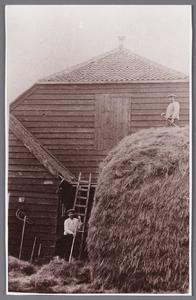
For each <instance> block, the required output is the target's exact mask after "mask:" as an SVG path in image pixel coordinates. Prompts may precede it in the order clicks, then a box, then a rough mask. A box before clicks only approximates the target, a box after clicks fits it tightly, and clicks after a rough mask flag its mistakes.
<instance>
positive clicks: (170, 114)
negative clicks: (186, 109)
mask: <svg viewBox="0 0 196 300" xmlns="http://www.w3.org/2000/svg"><path fill="white" fill-rule="evenodd" d="M179 113H180V104H179V103H178V102H175V101H174V102H172V103H170V104H169V105H168V107H167V111H166V115H165V116H166V118H167V119H168V118H171V119H178V120H179Z"/></svg>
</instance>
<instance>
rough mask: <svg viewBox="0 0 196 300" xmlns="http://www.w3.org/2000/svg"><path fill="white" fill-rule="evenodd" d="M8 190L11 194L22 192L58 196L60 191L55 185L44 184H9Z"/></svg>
mask: <svg viewBox="0 0 196 300" xmlns="http://www.w3.org/2000/svg"><path fill="white" fill-rule="evenodd" d="M8 190H9V192H11V191H22V192H33V193H34V192H35V193H44V194H45V193H47V192H50V193H53V194H57V193H58V192H59V189H58V188H57V187H56V186H53V185H50V184H48V185H46V184H42V185H35V184H34V185H30V184H28V185H25V184H13V183H12V184H11V183H9V184H8Z"/></svg>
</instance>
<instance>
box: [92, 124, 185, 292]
mask: <svg viewBox="0 0 196 300" xmlns="http://www.w3.org/2000/svg"><path fill="white" fill-rule="evenodd" d="M88 251H89V258H90V261H91V264H92V272H91V273H92V278H93V280H94V283H95V284H100V285H102V286H103V288H112V287H116V288H118V290H119V291H120V292H122V293H136V292H137V293H149V292H150V293H188V288H189V129H188V127H184V128H169V129H168V128H157V129H147V130H142V131H140V132H138V133H136V134H133V135H131V136H128V137H125V138H124V139H123V140H122V141H121V142H120V143H119V144H118V145H117V147H116V148H114V149H113V150H111V151H110V152H109V154H108V156H107V157H106V159H105V160H104V161H103V163H102V165H101V171H100V175H99V179H98V185H97V189H96V194H95V201H94V205H93V209H92V213H91V218H90V221H89V235H88Z"/></svg>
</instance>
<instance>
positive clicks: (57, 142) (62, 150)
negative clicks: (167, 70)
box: [12, 82, 189, 183]
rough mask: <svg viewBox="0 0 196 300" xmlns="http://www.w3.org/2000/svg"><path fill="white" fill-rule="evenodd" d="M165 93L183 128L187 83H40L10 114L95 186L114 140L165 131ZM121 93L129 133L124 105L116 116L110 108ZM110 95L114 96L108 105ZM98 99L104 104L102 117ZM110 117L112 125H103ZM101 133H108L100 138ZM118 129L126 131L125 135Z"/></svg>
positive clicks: (187, 104) (187, 92)
mask: <svg viewBox="0 0 196 300" xmlns="http://www.w3.org/2000/svg"><path fill="white" fill-rule="evenodd" d="M169 93H175V94H176V96H177V100H178V101H179V103H180V106H181V112H180V126H184V125H187V124H188V122H189V84H188V82H184V83H183V82H179V83H169V82H168V83H167V82H166V83H132V84H131V83H127V84H126V83H122V84H78V85H77V84H41V85H39V88H38V89H37V90H35V91H34V92H33V93H32V94H30V95H29V96H28V97H27V98H26V99H25V100H24V101H23V102H21V103H20V104H19V105H18V106H16V107H15V108H14V110H12V114H13V115H14V116H16V117H17V118H18V120H19V121H21V123H22V124H23V125H24V126H26V127H27V129H28V130H29V131H30V132H31V133H32V134H34V136H35V137H36V138H37V139H38V140H39V141H40V142H41V143H42V144H43V145H44V146H45V147H46V148H48V149H49V150H50V151H51V153H52V154H53V155H54V156H56V158H57V159H59V160H60V161H61V162H62V163H63V164H64V165H65V166H66V167H67V168H68V169H69V170H70V171H71V172H72V173H73V174H74V175H75V176H78V173H79V172H82V173H83V175H84V178H88V174H89V173H90V172H91V173H92V178H93V183H96V180H97V177H98V172H99V168H98V165H99V163H100V162H101V161H102V160H103V159H104V157H105V155H106V154H107V151H108V149H109V148H111V147H113V145H114V143H113V140H114V139H115V138H116V143H117V142H118V141H119V139H121V138H123V135H125V134H126V133H125V132H127V131H128V132H130V133H134V132H136V131H138V130H141V129H144V128H149V127H157V126H164V123H165V121H164V119H162V118H161V116H160V114H161V113H162V112H164V111H165V110H166V107H167V105H168V102H167V100H166V99H167V95H168V94H169ZM119 94H120V98H122V97H123V96H122V95H123V94H124V95H125V96H124V99H125V100H123V101H127V100H126V99H127V95H129V97H130V99H131V101H130V102H129V103H130V108H129V110H130V111H131V113H130V115H129V119H127V125H126V126H128V127H129V128H126V126H125V125H123V123H122V120H123V119H126V118H128V117H127V116H125V114H126V111H125V109H124V108H123V107H124V106H123V105H121V106H119V107H118V109H117V110H118V112H119V113H118V114H117V111H114V106H116V107H117V105H118V104H119V103H120V102H117V101H118V97H119ZM108 95H112V96H113V100H112V101H111V100H109V99H111V98H110V96H108ZM115 95H116V96H115ZM97 99H104V100H102V101H104V103H105V104H104V105H105V106H104V107H105V110H106V113H105V115H104V116H102V111H101V112H100V110H101V109H103V107H102V108H101V105H100V103H101V102H99V101H97ZM125 103H126V102H125ZM119 105H120V104H119ZM111 111H113V113H112V114H110V112H111ZM108 118H111V120H110V123H109V125H108V126H106V124H108V123H107V119H108ZM118 118H120V120H121V123H119V125H118V122H115V121H116V120H118ZM112 120H114V121H112ZM98 124H99V126H98ZM111 124H113V125H111ZM111 126H112V128H111ZM101 128H105V129H106V131H105V134H104V138H103V136H102V132H101ZM123 128H125V129H123ZM122 129H123V130H125V132H124V133H123V134H122ZM120 134H122V135H120ZM103 143H105V144H104V146H103Z"/></svg>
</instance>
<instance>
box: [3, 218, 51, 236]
mask: <svg viewBox="0 0 196 300" xmlns="http://www.w3.org/2000/svg"><path fill="white" fill-rule="evenodd" d="M8 227H9V232H11V231H13V230H17V231H20V233H21V223H15V222H13V220H12V223H11V222H9V225H8ZM25 230H26V231H27V232H31V230H32V228H31V227H30V226H28V227H26V228H25ZM33 232H39V233H40V234H41V235H42V234H44V233H45V234H46V233H49V232H50V234H51V236H52V235H54V234H56V226H54V225H53V224H52V225H46V226H40V225H37V224H33Z"/></svg>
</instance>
